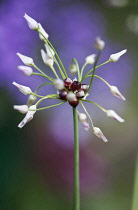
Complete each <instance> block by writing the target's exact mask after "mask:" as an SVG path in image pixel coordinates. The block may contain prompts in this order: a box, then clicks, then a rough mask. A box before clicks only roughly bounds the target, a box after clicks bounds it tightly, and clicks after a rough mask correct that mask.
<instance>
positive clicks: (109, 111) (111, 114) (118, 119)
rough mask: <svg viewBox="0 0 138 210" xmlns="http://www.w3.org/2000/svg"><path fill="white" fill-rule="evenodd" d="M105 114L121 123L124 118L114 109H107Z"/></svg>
mask: <svg viewBox="0 0 138 210" xmlns="http://www.w3.org/2000/svg"><path fill="white" fill-rule="evenodd" d="M106 114H107V116H108V117H110V118H113V119H115V120H117V121H119V122H121V123H123V122H124V121H125V120H124V119H123V118H121V117H120V116H119V115H118V114H117V113H116V112H115V111H114V110H107V111H106Z"/></svg>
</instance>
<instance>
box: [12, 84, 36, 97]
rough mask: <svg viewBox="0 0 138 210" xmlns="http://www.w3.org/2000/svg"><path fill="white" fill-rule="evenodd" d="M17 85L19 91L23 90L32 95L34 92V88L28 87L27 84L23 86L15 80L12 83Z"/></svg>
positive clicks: (24, 92)
mask: <svg viewBox="0 0 138 210" xmlns="http://www.w3.org/2000/svg"><path fill="white" fill-rule="evenodd" d="M12 84H13V85H14V86H15V87H17V88H18V90H19V91H21V92H22V93H23V94H24V95H30V94H31V93H32V90H31V89H30V88H29V87H27V86H23V85H20V84H18V83H16V82H13V83H12Z"/></svg>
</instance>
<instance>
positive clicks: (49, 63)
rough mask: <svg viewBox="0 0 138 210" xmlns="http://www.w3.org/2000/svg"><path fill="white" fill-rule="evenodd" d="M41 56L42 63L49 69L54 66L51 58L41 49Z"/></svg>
mask: <svg viewBox="0 0 138 210" xmlns="http://www.w3.org/2000/svg"><path fill="white" fill-rule="evenodd" d="M41 56H42V60H43V62H44V63H45V64H46V65H47V66H49V67H50V68H52V67H53V65H54V61H53V59H52V58H50V57H49V56H48V55H47V54H46V52H45V51H44V50H43V49H41Z"/></svg>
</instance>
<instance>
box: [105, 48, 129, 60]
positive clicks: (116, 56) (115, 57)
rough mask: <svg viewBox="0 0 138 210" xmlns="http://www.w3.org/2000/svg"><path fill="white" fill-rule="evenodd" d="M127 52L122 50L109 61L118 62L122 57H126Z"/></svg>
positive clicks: (111, 56)
mask: <svg viewBox="0 0 138 210" xmlns="http://www.w3.org/2000/svg"><path fill="white" fill-rule="evenodd" d="M126 52H127V50H126V49H125V50H122V51H120V52H118V53H115V54H112V55H110V58H109V61H110V62H116V61H118V60H119V58H120V57H121V56H122V55H124V54H125V53H126Z"/></svg>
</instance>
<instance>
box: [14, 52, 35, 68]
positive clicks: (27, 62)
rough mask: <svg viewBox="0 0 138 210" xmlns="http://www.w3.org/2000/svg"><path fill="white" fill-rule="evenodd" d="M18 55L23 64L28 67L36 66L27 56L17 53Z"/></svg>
mask: <svg viewBox="0 0 138 210" xmlns="http://www.w3.org/2000/svg"><path fill="white" fill-rule="evenodd" d="M17 55H18V56H19V58H20V59H21V60H22V62H23V63H24V64H25V65H27V66H33V65H34V61H33V59H32V58H30V57H27V56H25V55H22V54H20V53H17Z"/></svg>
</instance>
